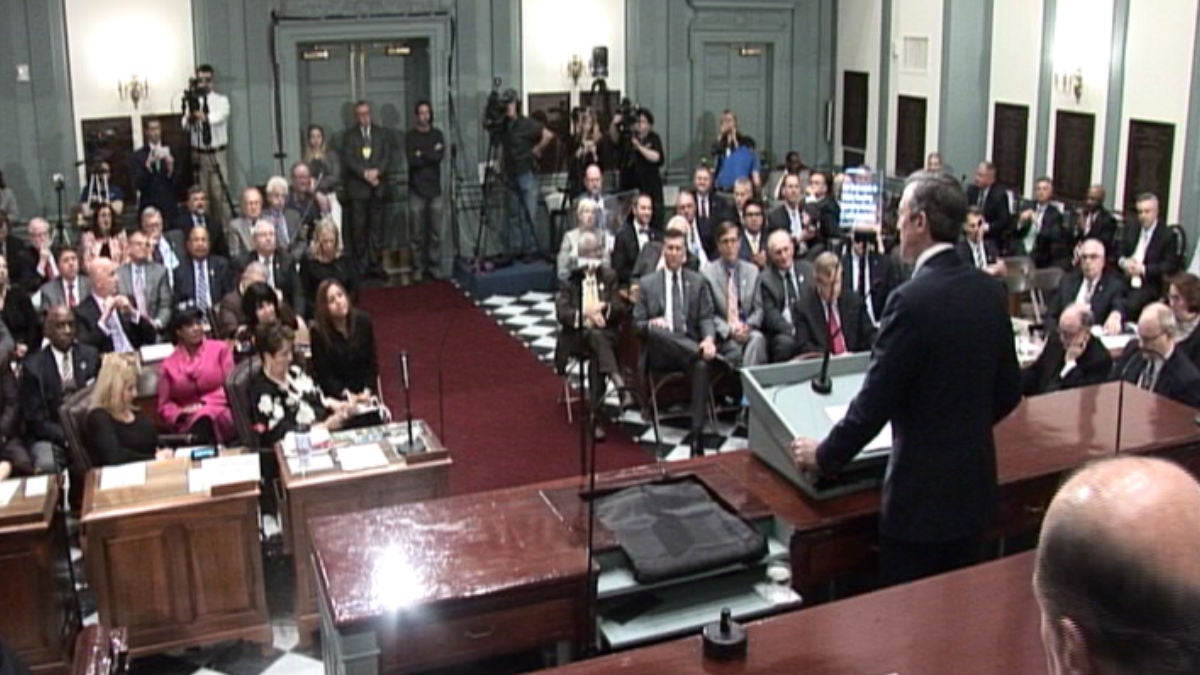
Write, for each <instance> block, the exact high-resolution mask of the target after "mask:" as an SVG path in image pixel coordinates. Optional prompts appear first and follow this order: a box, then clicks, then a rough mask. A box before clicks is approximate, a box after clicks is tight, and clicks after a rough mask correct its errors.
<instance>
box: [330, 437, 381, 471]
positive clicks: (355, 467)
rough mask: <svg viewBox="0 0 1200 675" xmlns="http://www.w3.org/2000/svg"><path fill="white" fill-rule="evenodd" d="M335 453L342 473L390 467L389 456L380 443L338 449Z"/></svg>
mask: <svg viewBox="0 0 1200 675" xmlns="http://www.w3.org/2000/svg"><path fill="white" fill-rule="evenodd" d="M335 452H337V460H338V464H340V465H341V467H342V471H359V470H361V469H374V468H376V467H380V466H387V465H388V460H387V456H386V455H384V454H383V450H382V449H381V448H380V447H379V444H378V443H371V444H369V445H351V446H348V447H345V448H338V449H337V450H336V451H335Z"/></svg>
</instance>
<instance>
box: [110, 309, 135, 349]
mask: <svg viewBox="0 0 1200 675" xmlns="http://www.w3.org/2000/svg"><path fill="white" fill-rule="evenodd" d="M108 335H109V337H111V338H112V343H113V351H114V352H122V353H123V352H131V351H133V345H132V344H131V343H130V342H129V338H128V337H127V336H126V335H125V329H124V328H123V327H122V326H121V315H120V313H118V312H117V311H116V310H113V311H112V313H111V314H109V315H108Z"/></svg>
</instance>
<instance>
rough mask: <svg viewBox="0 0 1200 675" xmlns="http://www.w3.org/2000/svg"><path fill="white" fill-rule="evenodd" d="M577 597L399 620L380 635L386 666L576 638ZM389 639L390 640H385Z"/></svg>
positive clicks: (447, 660)
mask: <svg viewBox="0 0 1200 675" xmlns="http://www.w3.org/2000/svg"><path fill="white" fill-rule="evenodd" d="M576 625H577V617H576V614H575V602H574V601H573V600H572V599H570V598H560V599H553V600H545V601H542V602H537V603H534V604H528V605H520V606H516V607H512V608H510V609H501V610H496V611H492V612H484V613H481V614H475V615H467V616H454V617H438V616H436V615H435V616H431V617H426V618H425V620H424V621H422V620H421V617H420V614H419V613H418V614H416V615H414V616H412V617H411V618H409V619H407V620H404V621H400V622H398V623H397V624H395V626H394V627H393V630H394V631H395V632H392V631H387V632H386V633H390V634H384V635H381V636H380V638H381V645H380V646H381V647H382V649H383V654H384V656H383V658H384V661H385V664H384V671H385V672H394V671H410V670H414V669H418V668H428V667H432V666H437V665H443V664H451V663H463V662H467V661H473V660H476V659H482V658H486V657H489V656H496V655H499V654H510V653H514V652H518V651H522V650H525V649H532V648H534V647H538V646H541V645H548V644H552V643H554V642H556V641H558V640H572V641H573V640H574V638H575V632H576ZM389 643H390V644H389Z"/></svg>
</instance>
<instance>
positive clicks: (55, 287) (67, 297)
mask: <svg viewBox="0 0 1200 675" xmlns="http://www.w3.org/2000/svg"><path fill="white" fill-rule="evenodd" d="M39 293H40V295H41V299H40V300H41V301H40V303H39V305H40V306H41V307H42V308H49V307H53V306H55V305H66V306H67V307H69V308H70V309H75V307H77V306H78V305H79V303H80V302H82V301H83V299H84V298H86V297H88V296H89V295H91V293H92V285H91V283H89V281H88V278H87V277H85V276H82V275H80V274H79V254H78V253H76V252H75V249H73V248H70V247H65V246H64V247H63V248H60V249H59V250H58V276H56V277H54V279H53V280H51V281H47V282H46V283H44V284H42V287H41V289H40V291H39Z"/></svg>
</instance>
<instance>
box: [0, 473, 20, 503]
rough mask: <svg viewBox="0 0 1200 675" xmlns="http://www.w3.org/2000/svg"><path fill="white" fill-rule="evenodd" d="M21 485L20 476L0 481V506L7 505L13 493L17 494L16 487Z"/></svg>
mask: <svg viewBox="0 0 1200 675" xmlns="http://www.w3.org/2000/svg"><path fill="white" fill-rule="evenodd" d="M19 487H21V479H20V478H10V479H8V480H6V481H0V507H4V506H8V503H9V502H11V501H12V498H13V496H14V495H16V494H17V488H19Z"/></svg>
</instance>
